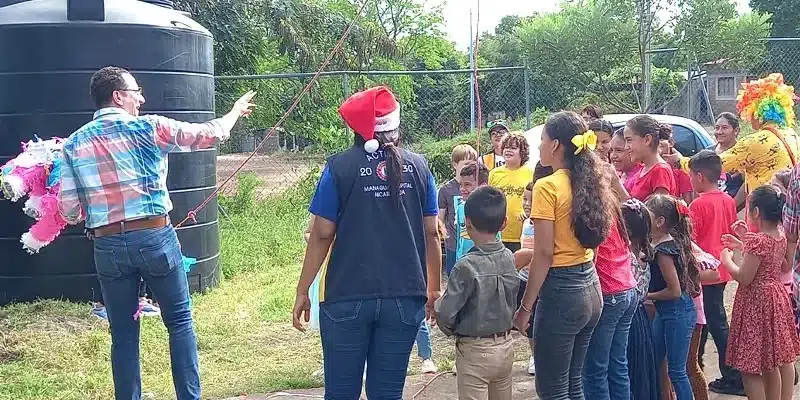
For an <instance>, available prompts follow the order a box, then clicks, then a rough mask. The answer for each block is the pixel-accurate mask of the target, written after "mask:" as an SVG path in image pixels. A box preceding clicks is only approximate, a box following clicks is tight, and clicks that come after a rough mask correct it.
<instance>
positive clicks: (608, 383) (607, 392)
mask: <svg viewBox="0 0 800 400" xmlns="http://www.w3.org/2000/svg"><path fill="white" fill-rule="evenodd" d="M637 304H638V301H637V295H636V289H630V290H627V291H624V292H622V293H616V294H608V295H603V313H602V314H600V322H598V323H597V326H595V327H594V332H592V339H591V340H590V341H589V349H588V352H587V353H586V361H585V363H584V366H583V392H584V396H586V398H587V399H592V400H595V399H597V400H610V399H614V400H628V399H630V398H631V382H630V377H629V376H628V354H627V352H628V332H629V331H630V328H631V319H633V313H634V311H636V306H637Z"/></svg>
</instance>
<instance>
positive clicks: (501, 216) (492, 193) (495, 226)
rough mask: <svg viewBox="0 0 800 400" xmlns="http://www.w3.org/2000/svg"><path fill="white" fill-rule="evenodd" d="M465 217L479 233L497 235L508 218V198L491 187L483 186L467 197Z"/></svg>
mask: <svg viewBox="0 0 800 400" xmlns="http://www.w3.org/2000/svg"><path fill="white" fill-rule="evenodd" d="M464 216H465V217H466V218H469V221H470V223H472V226H474V227H475V229H477V230H478V232H482V233H497V232H499V231H500V229H501V228H502V227H503V222H504V221H505V218H506V196H505V195H504V194H503V192H501V191H499V190H497V189H495V188H493V187H491V186H481V187H479V188H477V189H475V191H473V192H472V193H470V195H469V196H468V197H467V201H466V202H465V203H464Z"/></svg>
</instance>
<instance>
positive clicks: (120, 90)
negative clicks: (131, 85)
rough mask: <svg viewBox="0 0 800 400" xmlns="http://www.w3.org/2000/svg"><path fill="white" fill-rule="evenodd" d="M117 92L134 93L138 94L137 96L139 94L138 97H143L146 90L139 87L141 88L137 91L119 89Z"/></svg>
mask: <svg viewBox="0 0 800 400" xmlns="http://www.w3.org/2000/svg"><path fill="white" fill-rule="evenodd" d="M117 91H118V92H133V93H136V94H138V95H142V94H144V89H142V87H141V86H139V87H138V88H136V89H117Z"/></svg>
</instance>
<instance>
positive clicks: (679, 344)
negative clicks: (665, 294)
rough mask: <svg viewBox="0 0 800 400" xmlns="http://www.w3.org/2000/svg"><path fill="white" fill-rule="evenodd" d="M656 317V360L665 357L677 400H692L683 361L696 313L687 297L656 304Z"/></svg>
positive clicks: (690, 298)
mask: <svg viewBox="0 0 800 400" xmlns="http://www.w3.org/2000/svg"><path fill="white" fill-rule="evenodd" d="M655 306H656V318H655V319H654V320H653V336H654V337H655V347H656V352H655V354H656V361H657V362H659V363H660V362H661V360H663V359H664V357H666V358H667V372H668V373H669V379H670V381H671V382H672V388H673V389H675V397H676V398H677V400H691V399H693V398H694V394H693V392H692V385H691V383H690V382H689V376H688V375H687V374H686V359H687V357H688V355H689V344H690V342H691V340H692V331H693V330H694V326H695V323H697V310H695V307H694V301H693V300H692V297H691V296H689V295H688V294H682V295H681V297H680V298H679V299H676V300H660V301H656V302H655Z"/></svg>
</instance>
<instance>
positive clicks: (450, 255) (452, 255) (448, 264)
mask: <svg viewBox="0 0 800 400" xmlns="http://www.w3.org/2000/svg"><path fill="white" fill-rule="evenodd" d="M456 261H458V260H456V251H455V250H449V249H445V252H444V273H445V275H444V279H445V280H446V279H447V278H449V277H450V271H452V270H453V267H455V266H456Z"/></svg>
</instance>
